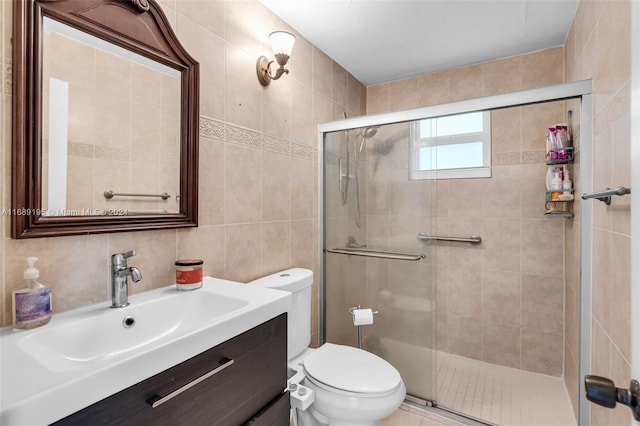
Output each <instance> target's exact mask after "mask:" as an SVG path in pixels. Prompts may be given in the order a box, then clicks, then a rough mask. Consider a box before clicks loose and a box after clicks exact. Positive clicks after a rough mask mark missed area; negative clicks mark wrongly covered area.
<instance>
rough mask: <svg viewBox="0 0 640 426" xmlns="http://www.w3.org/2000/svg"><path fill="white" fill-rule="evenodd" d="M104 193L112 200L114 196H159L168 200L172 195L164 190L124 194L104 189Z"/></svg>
mask: <svg viewBox="0 0 640 426" xmlns="http://www.w3.org/2000/svg"><path fill="white" fill-rule="evenodd" d="M103 195H104V198H106V199H107V200H110V199H112V198H113V197H157V198H162V199H163V200H168V199H169V198H171V195H169V194H167V193H166V192H163V193H162V194H124V193H118V192H113V190H111V189H109V190H107V191H104V194H103Z"/></svg>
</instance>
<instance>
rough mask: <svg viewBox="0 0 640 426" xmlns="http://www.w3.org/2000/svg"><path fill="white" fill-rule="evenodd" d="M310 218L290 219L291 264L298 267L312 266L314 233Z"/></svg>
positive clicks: (314, 245) (309, 267)
mask: <svg viewBox="0 0 640 426" xmlns="http://www.w3.org/2000/svg"><path fill="white" fill-rule="evenodd" d="M315 229H316V228H315V227H314V223H313V221H312V220H292V221H291V264H292V265H293V266H295V267H298V268H308V269H313V268H314V259H315V256H314V251H315V250H316V241H317V237H316V233H315Z"/></svg>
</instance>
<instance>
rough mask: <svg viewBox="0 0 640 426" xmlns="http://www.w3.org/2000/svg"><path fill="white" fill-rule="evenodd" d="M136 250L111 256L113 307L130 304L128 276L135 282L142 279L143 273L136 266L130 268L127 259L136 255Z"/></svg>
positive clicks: (122, 306)
mask: <svg viewBox="0 0 640 426" xmlns="http://www.w3.org/2000/svg"><path fill="white" fill-rule="evenodd" d="M135 255H136V251H135V250H131V251H128V252H126V253H116V254H114V255H112V256H111V307H112V308H124V307H125V306H127V305H128V304H129V288H128V286H127V276H131V280H132V281H133V282H134V283H137V282H138V281H140V280H142V274H141V273H140V271H139V270H138V268H136V267H131V268H129V267H128V266H127V259H128V258H130V257H131V256H135Z"/></svg>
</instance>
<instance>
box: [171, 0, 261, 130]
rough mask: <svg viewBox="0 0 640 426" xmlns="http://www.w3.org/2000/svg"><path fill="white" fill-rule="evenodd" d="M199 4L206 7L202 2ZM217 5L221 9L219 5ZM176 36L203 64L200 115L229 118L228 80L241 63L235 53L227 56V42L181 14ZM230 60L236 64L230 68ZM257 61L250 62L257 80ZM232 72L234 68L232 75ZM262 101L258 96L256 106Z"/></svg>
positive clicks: (201, 69)
mask: <svg viewBox="0 0 640 426" xmlns="http://www.w3.org/2000/svg"><path fill="white" fill-rule="evenodd" d="M181 1H182V0H181ZM199 3H200V4H202V2H199ZM213 4H214V5H218V2H214V3H213ZM176 34H177V35H178V38H179V39H180V42H181V43H182V45H183V46H184V48H185V49H186V50H187V52H189V54H190V55H191V56H192V57H193V58H194V59H195V60H196V61H198V62H199V63H200V82H199V84H200V114H202V115H206V116H208V117H214V118H219V119H223V118H225V109H224V108H225V93H227V92H228V91H227V90H225V89H226V87H227V82H226V80H225V79H226V78H227V76H228V75H229V73H233V72H234V71H236V69H235V68H234V67H233V66H236V64H237V62H238V61H239V60H237V59H236V57H235V55H233V53H234V52H235V51H232V52H225V49H226V48H227V47H226V46H225V42H224V39H222V38H221V37H219V36H218V35H217V34H215V33H213V32H211V31H209V30H207V29H206V28H204V27H202V26H201V25H199V24H197V23H196V22H194V21H193V20H191V19H189V18H187V17H186V16H185V15H183V14H181V13H179V14H178V22H177V24H176ZM229 56H231V61H232V64H231V65H229V66H228V65H227V61H228V60H229ZM256 59H257V57H256V58H253V61H250V62H253V67H252V69H253V70H254V77H255V61H256ZM229 68H231V70H230V71H229ZM232 81H233V82H234V83H235V86H233V87H234V89H235V90H238V91H239V93H238V95H240V94H241V93H242V94H243V92H241V91H240V88H241V87H243V86H242V85H241V84H240V83H238V82H237V81H236V80H232ZM258 84H259V83H258ZM238 86H239V87H238ZM259 99H260V98H259V97H258V96H256V98H255V99H253V103H252V105H253V104H254V103H255V102H258V101H259ZM234 101H235V97H234ZM234 112H235V110H234Z"/></svg>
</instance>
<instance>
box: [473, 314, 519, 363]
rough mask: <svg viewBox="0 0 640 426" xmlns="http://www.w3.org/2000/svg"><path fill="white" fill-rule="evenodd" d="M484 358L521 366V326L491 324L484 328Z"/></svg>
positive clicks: (493, 361)
mask: <svg viewBox="0 0 640 426" xmlns="http://www.w3.org/2000/svg"><path fill="white" fill-rule="evenodd" d="M482 333H483V335H482V343H483V354H482V360H483V361H485V362H490V363H492V364H498V365H505V366H507V367H513V368H520V328H519V327H510V326H504V325H496V324H489V325H486V326H484V327H483V328H482Z"/></svg>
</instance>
